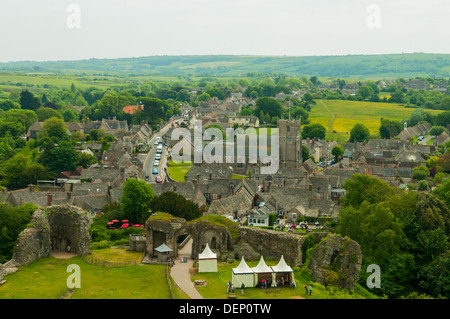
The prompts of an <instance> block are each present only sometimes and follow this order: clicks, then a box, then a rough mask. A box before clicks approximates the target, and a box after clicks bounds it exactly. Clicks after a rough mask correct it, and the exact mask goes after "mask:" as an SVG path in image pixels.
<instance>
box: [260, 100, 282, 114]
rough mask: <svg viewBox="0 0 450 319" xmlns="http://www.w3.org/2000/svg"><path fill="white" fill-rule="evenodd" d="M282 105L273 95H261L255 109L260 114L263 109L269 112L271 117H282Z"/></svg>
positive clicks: (265, 112)
mask: <svg viewBox="0 0 450 319" xmlns="http://www.w3.org/2000/svg"><path fill="white" fill-rule="evenodd" d="M281 110H282V106H281V103H280V102H278V100H276V99H274V98H272V97H266V96H263V97H260V98H259V99H258V100H256V109H255V110H254V114H260V113H261V111H262V112H264V114H269V115H270V117H271V118H272V117H274V116H278V117H281Z"/></svg>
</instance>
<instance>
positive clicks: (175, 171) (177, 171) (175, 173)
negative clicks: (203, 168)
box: [167, 159, 192, 182]
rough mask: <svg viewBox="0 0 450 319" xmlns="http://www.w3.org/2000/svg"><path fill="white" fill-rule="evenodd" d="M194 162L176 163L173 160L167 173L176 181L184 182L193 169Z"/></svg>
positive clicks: (170, 161)
mask: <svg viewBox="0 0 450 319" xmlns="http://www.w3.org/2000/svg"><path fill="white" fill-rule="evenodd" d="M191 166H192V162H189V163H185V162H181V163H175V162H174V161H173V160H172V159H170V160H169V167H168V168H167V172H168V174H169V176H170V178H172V179H173V180H174V181H176V182H184V181H185V176H186V174H187V173H188V172H189V170H190V169H191Z"/></svg>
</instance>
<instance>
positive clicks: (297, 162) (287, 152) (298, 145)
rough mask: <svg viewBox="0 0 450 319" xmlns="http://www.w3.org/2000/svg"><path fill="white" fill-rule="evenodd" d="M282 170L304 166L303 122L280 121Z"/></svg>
mask: <svg viewBox="0 0 450 319" xmlns="http://www.w3.org/2000/svg"><path fill="white" fill-rule="evenodd" d="M278 137H279V147H280V168H283V167H286V168H298V167H300V166H301V165H302V163H303V160H302V136H301V120H293V121H291V120H278Z"/></svg>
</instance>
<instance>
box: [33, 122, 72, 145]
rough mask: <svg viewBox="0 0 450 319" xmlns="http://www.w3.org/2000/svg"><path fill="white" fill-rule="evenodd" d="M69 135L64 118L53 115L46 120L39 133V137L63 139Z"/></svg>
mask: <svg viewBox="0 0 450 319" xmlns="http://www.w3.org/2000/svg"><path fill="white" fill-rule="evenodd" d="M68 135H69V133H68V130H67V126H66V123H64V120H63V119H62V118H57V117H51V118H49V119H47V120H45V121H44V124H42V129H41V131H40V132H39V133H38V138H39V139H41V138H44V137H50V138H54V139H56V140H61V139H64V138H66V137H67V136H68Z"/></svg>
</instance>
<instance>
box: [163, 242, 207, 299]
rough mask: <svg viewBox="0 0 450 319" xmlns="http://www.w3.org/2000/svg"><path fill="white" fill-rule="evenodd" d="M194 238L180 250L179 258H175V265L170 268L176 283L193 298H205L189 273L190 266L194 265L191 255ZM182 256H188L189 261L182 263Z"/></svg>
mask: <svg viewBox="0 0 450 319" xmlns="http://www.w3.org/2000/svg"><path fill="white" fill-rule="evenodd" d="M191 247H192V238H191V239H190V240H189V241H188V242H187V244H186V245H185V246H184V247H183V248H182V249H180V250H179V251H178V259H177V260H175V265H174V266H173V267H172V268H171V270H170V275H171V276H172V278H173V280H174V281H175V283H176V284H177V285H178V287H180V289H181V290H183V291H184V292H185V293H186V294H187V295H189V297H191V298H192V299H204V298H203V297H202V295H200V293H199V292H198V291H197V289H196V288H195V287H194V283H193V282H192V281H191V274H190V273H189V268H192V267H193V264H194V262H193V260H192V259H191V258H190V257H191V253H190V250H191ZM181 257H186V258H187V262H185V263H182V262H181V261H180V258H181Z"/></svg>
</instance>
